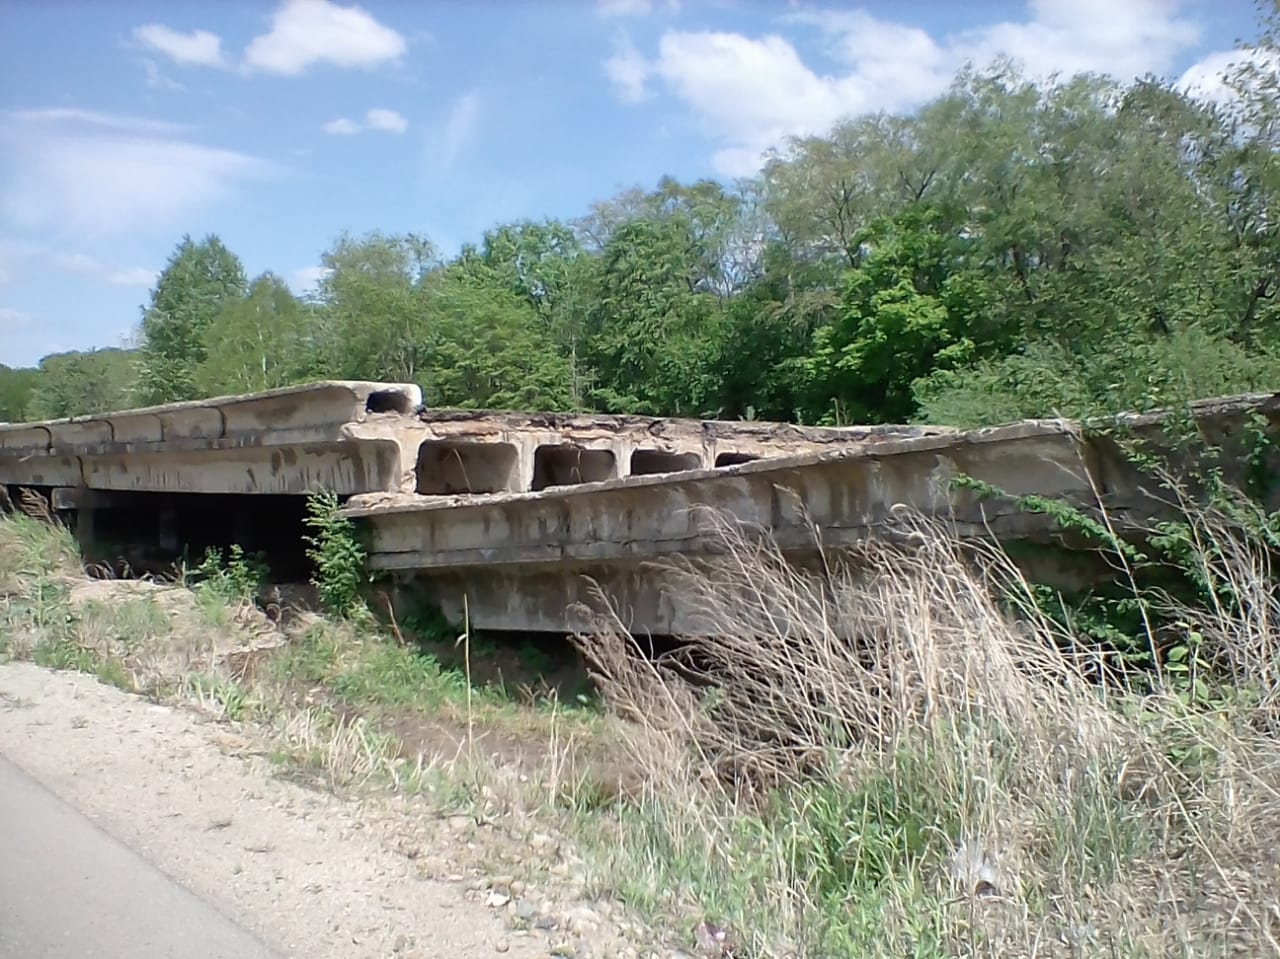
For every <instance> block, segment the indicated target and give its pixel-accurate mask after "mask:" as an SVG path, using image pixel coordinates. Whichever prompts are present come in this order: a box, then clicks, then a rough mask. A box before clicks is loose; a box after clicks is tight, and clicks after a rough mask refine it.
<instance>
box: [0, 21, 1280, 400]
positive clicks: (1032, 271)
mask: <svg viewBox="0 0 1280 959" xmlns="http://www.w3.org/2000/svg"><path fill="white" fill-rule="evenodd" d="M1275 21H1276V15H1275V14H1274V13H1267V14H1265V15H1264V17H1263V20H1262V22H1261V30H1260V36H1259V38H1258V40H1257V41H1256V45H1260V46H1261V48H1262V50H1263V51H1264V53H1267V54H1268V55H1269V56H1271V59H1269V60H1268V59H1267V57H1254V58H1253V59H1252V60H1249V61H1246V62H1245V65H1244V66H1242V67H1241V68H1240V69H1239V70H1237V71H1236V72H1235V74H1234V75H1233V76H1232V77H1231V78H1230V81H1231V84H1232V86H1233V89H1234V90H1235V98H1234V99H1233V100H1231V101H1230V102H1227V103H1210V102H1202V101H1199V100H1197V99H1195V98H1194V97H1193V96H1191V95H1189V94H1188V93H1186V92H1185V91H1182V90H1180V89H1179V88H1177V87H1176V86H1175V85H1173V84H1172V83H1170V82H1166V81H1162V80H1159V79H1157V78H1152V77H1148V78H1144V79H1141V80H1138V81H1136V82H1132V83H1129V84H1119V83H1116V82H1114V81H1112V80H1109V79H1106V78H1102V77H1098V76H1077V77H1073V78H1069V79H1059V80H1052V81H1037V80H1031V79H1029V78H1027V77H1026V76H1024V75H1021V74H1020V73H1019V72H1018V71H1017V70H1016V69H1014V68H1013V67H1011V66H1010V65H1009V64H1003V63H1002V64H997V65H995V66H994V67H992V68H990V69H987V70H983V71H978V70H974V69H971V68H966V69H965V70H963V71H961V72H960V73H959V74H958V75H957V76H956V77H955V79H954V82H953V83H952V85H951V87H950V88H949V89H948V90H947V91H946V92H945V93H944V94H943V95H942V96H940V97H938V98H937V99H936V100H935V101H933V102H932V103H929V104H927V105H925V106H924V107H922V108H921V109H919V110H918V111H916V112H915V113H913V114H912V115H910V116H893V115H887V114H877V115H870V116H864V117H859V118H854V119H850V120H847V121H845V122H842V123H840V124H838V125H836V126H835V127H834V128H833V129H831V130H830V131H828V132H827V133H825V134H823V135H819V136H807V137H802V138H796V139H793V140H790V141H789V142H787V143H785V144H783V145H782V146H780V147H779V148H778V149H776V150H774V151H773V152H772V154H771V155H770V156H769V157H768V158H767V161H766V163H765V164H764V166H763V169H762V170H761V172H760V174H759V175H758V176H757V177H754V178H749V179H747V180H743V181H741V182H738V183H734V184H723V183H718V182H715V181H712V180H700V181H697V182H694V183H681V182H679V181H677V180H675V179H672V178H670V177H664V178H662V179H661V180H659V181H658V182H657V183H656V185H655V186H654V187H653V188H652V189H642V188H638V187H636V188H630V189H627V190H624V191H622V192H620V193H619V194H618V195H616V196H614V197H612V198H608V199H604V200H601V201H599V202H597V203H594V204H593V205H592V206H591V207H590V209H588V210H587V211H586V212H585V213H584V214H583V215H582V216H581V217H580V218H579V219H577V220H572V221H570V220H542V221H520V222H513V223H504V224H498V225H495V226H494V227H492V228H491V229H489V230H488V231H486V232H485V233H484V234H483V235H482V236H481V237H480V238H479V240H478V241H477V242H475V243H472V244H467V245H465V246H463V247H462V249H461V250H459V251H458V252H457V254H456V255H451V256H444V255H442V254H441V252H440V250H439V249H437V248H436V246H435V245H434V244H433V243H432V242H431V241H430V240H429V239H428V238H426V237H423V236H421V235H417V234H404V235H394V234H387V233H379V232H374V233H370V234H368V235H364V236H353V235H349V234H346V235H342V236H340V237H338V238H336V239H335V240H334V241H333V243H332V244H331V245H330V247H329V249H328V250H327V251H326V252H324V254H323V255H322V257H321V261H322V263H323V265H324V267H325V268H326V273H325V277H324V279H323V280H322V282H321V283H320V285H319V288H318V290H317V291H316V292H315V294H314V295H312V296H310V297H308V298H307V299H306V300H305V301H304V300H302V299H300V298H298V297H297V296H295V295H294V294H293V293H292V292H291V291H290V290H289V288H288V286H287V285H286V284H285V283H284V282H283V281H282V280H280V279H279V278H278V277H277V276H275V275H274V274H271V273H265V274H263V275H262V276H260V277H258V278H256V279H254V280H253V281H252V282H250V281H249V279H248V278H247V276H246V273H245V270H244V267H243V266H242V264H241V262H240V260H239V259H238V258H237V257H236V256H235V254H233V253H232V252H231V251H230V250H228V249H227V248H226V246H225V245H224V244H223V243H222V242H221V240H220V239H219V238H218V237H216V236H209V237H206V238H205V239H203V240H201V241H199V242H196V241H193V240H192V239H191V237H189V236H187V237H183V238H182V240H181V241H180V242H179V244H178V245H177V248H176V249H175V250H174V253H173V255H172V257H171V258H170V260H169V263H168V265H167V266H166V268H165V270H164V272H163V273H162V274H161V276H160V277H159V279H158V281H157V283H156V287H155V289H154V290H153V291H152V293H151V297H150V302H149V303H148V304H147V305H146V307H145V308H144V310H143V315H142V321H141V325H140V329H139V341H140V344H141V345H140V347H139V350H138V353H137V356H136V362H135V361H134V360H130V362H128V363H124V364H123V365H121V363H120V362H119V361H117V360H116V359H115V357H114V355H113V356H112V357H110V358H108V357H106V356H104V355H99V354H76V355H71V356H69V357H64V358H54V357H50V358H48V359H47V360H46V361H45V362H43V363H42V364H41V367H40V369H39V370H36V371H31V370H17V371H15V370H8V369H3V368H0V417H8V418H11V419H12V418H15V417H19V416H24V415H32V414H33V412H36V411H39V412H41V413H43V412H47V411H51V410H53V411H63V410H66V411H71V410H75V411H84V410H88V409H91V408H94V407H96V406H98V405H100V404H101V403H104V402H108V403H116V402H125V401H126V400H127V401H136V402H161V401H169V400H179V399H189V398H193V397H196V396H201V395H211V394H219V393H229V392H241V391H246V390H256V389H263V388H270V387H275V386H283V385H286V384H289V383H297V382H302V381H305V380H308V379H314V378H319V377H341V378H359V379H385V380H396V381H410V382H416V383H418V384H420V385H421V386H422V389H423V395H424V397H425V398H426V400H427V402H429V403H431V404H433V405H440V406H444V405H448V406H465V407H472V408H477V407H511V408H517V409H526V410H533V409H555V410H599V411H607V412H620V413H625V412H643V413H651V414H667V415H680V416H698V417H728V418H770V419H782V420H793V421H798V422H805V423H853V422H866V423H876V422H888V421H912V420H925V421H933V422H946V423H957V424H971V423H989V422H994V421H1000V420H1007V419H1012V418H1016V417H1021V416H1045V415H1085V414H1091V413H1099V412H1110V411H1116V410H1119V409H1121V408H1135V409H1148V408H1152V407H1156V406H1162V405H1168V404H1171V403H1178V402H1181V401H1183V400H1187V399H1190V398H1193V397H1194V396H1196V395H1205V394H1211V393H1227V392H1234V391H1242V390H1250V389H1260V388H1274V387H1276V385H1277V382H1278V377H1277V373H1278V372H1280V310H1278V309H1277V299H1276V292H1277V289H1278V288H1280V216H1278V215H1277V213H1276V205H1277V201H1278V199H1280V161H1278V160H1277V156H1280V154H1278V153H1277V150H1276V148H1277V146H1278V145H1280V82H1277V79H1276V77H1275V75H1274V74H1273V73H1270V72H1267V69H1265V68H1264V66H1263V65H1265V64H1274V63H1275V62H1276V59H1275V57H1274V54H1275V53H1276V37H1277V29H1276V22H1275ZM108 368H110V371H109V373H108V372H107V370H108ZM126 368H127V372H121V371H122V370H125V369H126ZM86 371H88V372H86ZM121 377H123V378H124V381H127V382H124V383H123V385H121V383H122V381H121ZM69 380H72V381H78V383H79V385H78V386H76V387H75V388H74V389H73V388H71V387H70V386H69V385H68V381H69Z"/></svg>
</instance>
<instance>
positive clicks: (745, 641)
mask: <svg viewBox="0 0 1280 959" xmlns="http://www.w3.org/2000/svg"><path fill="white" fill-rule="evenodd" d="M907 522H908V523H909V521H907ZM907 532H908V533H909V534H910V535H909V536H907V537H906V539H907V540H908V541H910V542H912V543H913V544H914V545H912V546H911V547H909V548H890V547H886V546H869V547H868V548H867V549H865V550H863V551H862V552H861V553H859V554H857V555H854V556H848V557H845V558H843V559H840V560H839V561H837V560H836V559H835V558H833V557H825V558H823V559H822V560H821V561H820V562H816V563H815V564H814V565H813V566H812V568H810V569H802V568H799V567H798V566H797V565H795V564H794V563H793V562H792V561H791V560H790V559H789V558H788V557H785V556H783V555H781V554H780V553H779V552H778V551H777V550H776V549H775V548H774V547H773V546H772V545H770V544H769V542H768V541H767V540H761V539H759V538H755V537H748V536H745V535H743V534H741V533H740V532H739V531H737V530H735V529H733V528H732V527H730V526H728V525H725V526H724V527H723V533H724V537H725V540H726V546H727V551H726V554H725V557H724V558H723V559H722V560H720V561H717V562H715V563H713V564H711V565H710V566H701V567H697V568H695V567H688V566H686V567H683V568H681V569H678V570H675V571H674V572H673V581H672V589H673V590H678V591H679V592H680V593H681V594H682V595H683V596H685V597H687V598H689V599H690V600H691V602H692V603H693V606H694V615H695V616H696V617H697V620H698V621H699V623H700V626H701V629H700V632H701V635H700V636H699V637H698V638H696V639H695V640H693V641H692V642H691V643H690V645H689V647H688V648H687V649H685V650H684V651H682V653H681V654H680V656H679V658H678V659H676V658H674V657H668V658H667V659H665V660H660V661H658V662H656V663H653V662H649V661H647V660H645V659H644V658H643V657H641V656H638V655H636V650H635V649H634V648H633V647H634V646H635V645H636V644H635V642H634V640H633V639H632V638H631V637H629V636H628V635H627V634H626V633H625V632H624V631H623V630H621V629H618V628H617V623H616V620H615V621H614V623H613V624H612V625H613V627H614V628H612V629H611V628H608V627H609V626H610V623H608V622H605V623H602V628H601V629H600V630H599V631H598V633H597V634H596V635H595V636H592V637H581V638H579V640H578V642H579V643H580V645H581V648H582V650H583V653H584V655H586V656H587V657H588V658H589V660H590V661H591V662H592V663H593V665H594V671H595V673H596V675H597V680H598V682H599V684H600V686H601V688H602V690H603V692H604V694H605V695H606V698H607V700H608V702H609V703H610V704H611V706H612V707H613V708H614V709H615V710H616V711H618V712H619V713H620V714H622V715H625V716H628V717H630V718H631V720H632V724H631V726H630V735H629V736H628V744H629V747H630V751H631V753H632V756H633V759H634V761H635V762H636V763H637V764H638V765H640V766H641V767H643V768H644V770H645V771H646V774H647V778H648V784H649V789H648V795H647V797H646V798H645V799H644V800H643V801H642V802H641V803H640V804H639V807H638V809H636V810H635V811H634V812H632V813H629V814H627V815H625V816H624V817H623V818H622V820H621V822H620V825H619V827H618V829H617V830H616V831H615V832H613V833H612V834H611V839H610V843H611V849H610V851H609V853H608V855H607V856H606V866H605V870H604V872H605V873H607V874H610V875H613V876H622V877H628V878H627V879H626V880H624V881H623V882H621V883H620V884H619V889H618V891H619V892H620V893H622V894H623V895H624V896H627V897H629V898H631V899H632V900H635V901H641V902H645V903H647V905H648V906H649V907H650V908H656V909H675V910H681V911H683V914H685V915H686V916H687V915H690V914H691V913H690V912H689V910H692V914H694V915H702V914H710V915H713V916H715V917H718V918H719V919H721V920H724V921H726V922H727V923H728V924H729V925H730V926H731V927H732V928H733V929H734V930H735V932H736V934H737V936H738V937H739V938H740V939H741V940H744V942H743V947H744V952H745V954H750V955H757V954H759V955H766V954H783V953H787V952H793V953H795V954H805V955H858V956H885V957H888V956H895V957H899V956H904V955H905V956H991V957H996V956H1000V957H1009V956H1028V957H1030V956H1071V957H1076V956H1093V955H1098V956H1187V957H1190V956H1213V955H1249V956H1263V955H1280V871H1277V870H1278V867H1280V858H1277V854H1276V853H1275V850H1276V849H1277V848H1280V793H1278V792H1277V787H1278V785H1280V748H1278V747H1277V743H1276V741H1275V739H1274V738H1273V737H1270V736H1268V735H1266V734H1265V733H1264V732H1263V731H1262V730H1263V729H1264V728H1265V724H1260V723H1259V721H1258V720H1259V718H1260V715H1261V714H1263V713H1265V712H1266V710H1268V709H1270V708H1272V707H1273V706H1274V703H1275V696H1276V690H1277V685H1276V680H1277V674H1276V669H1277V665H1276V664H1277V655H1280V637H1277V635H1276V634H1275V632H1274V630H1273V629H1271V623H1273V622H1275V620H1274V614H1275V605H1274V604H1275V602H1276V600H1275V597H1274V589H1273V586H1272V583H1271V581H1270V579H1269V570H1268V569H1267V568H1266V567H1265V566H1264V565H1259V564H1260V563H1261V559H1260V553H1259V551H1258V550H1250V549H1248V548H1247V544H1241V543H1237V544H1236V546H1237V547H1239V549H1238V550H1237V552H1234V553H1232V552H1230V551H1223V550H1220V551H1219V552H1220V553H1221V554H1222V556H1223V557H1225V558H1224V560H1223V561H1224V562H1228V563H1230V564H1231V569H1232V571H1233V573H1234V574H1235V575H1237V576H1238V577H1240V578H1241V579H1242V580H1244V581H1245V582H1243V583H1242V585H1245V586H1247V587H1249V588H1250V589H1252V590H1253V593H1252V594H1251V595H1254V596H1255V597H1256V600H1257V601H1256V603H1249V604H1246V605H1245V608H1246V610H1247V621H1243V622H1237V621H1233V620H1232V619H1231V618H1230V617H1229V616H1228V615H1227V614H1228V612H1229V611H1228V610H1227V609H1226V608H1225V607H1224V608H1222V609H1220V610H1217V611H1214V612H1215V614H1216V616H1217V618H1216V619H1215V618H1213V616H1205V615H1203V614H1202V615H1201V616H1200V622H1199V623H1198V624H1197V625H1198V626H1199V627H1200V629H1201V630H1202V632H1204V635H1205V651H1206V654H1209V653H1210V652H1211V651H1210V649H1209V647H1211V646H1214V645H1215V644H1216V646H1217V653H1219V654H1220V655H1221V656H1222V657H1226V661H1227V662H1229V663H1232V664H1233V668H1235V669H1236V671H1237V672H1238V674H1239V675H1238V677H1237V679H1238V682H1239V684H1240V688H1243V687H1244V684H1245V683H1247V684H1248V687H1249V689H1250V690H1253V691H1254V695H1253V696H1252V697H1246V696H1240V697H1237V698H1236V700H1234V701H1233V703H1232V704H1230V706H1229V707H1223V708H1220V709H1218V710H1216V711H1214V710H1202V711H1193V710H1191V709H1188V708H1187V707H1186V706H1184V705H1183V702H1182V700H1181V699H1179V698H1178V697H1177V696H1175V695H1173V694H1172V692H1170V693H1168V694H1157V695H1144V696H1140V695H1138V694H1137V693H1134V692H1129V691H1126V690H1124V689H1103V688H1100V687H1099V686H1097V685H1096V684H1095V683H1093V682H1091V681H1090V680H1089V679H1088V678H1087V677H1088V675H1089V674H1090V670H1089V666H1090V664H1089V663H1087V662H1085V663H1082V662H1079V661H1077V660H1076V659H1074V658H1073V657H1072V656H1071V655H1069V654H1066V653H1064V652H1062V650H1063V649H1068V648H1070V644H1069V643H1066V642H1064V641H1063V640H1064V639H1065V637H1062V636H1059V635H1057V634H1056V630H1055V627H1054V626H1053V625H1052V624H1051V623H1050V622H1048V621H1047V620H1045V619H1043V618H1042V617H1038V616H1034V615H1032V616H1031V617H1030V618H1023V619H1021V620H1020V621H1014V620H1013V619H1012V618H1010V616H1009V615H1008V614H1007V613H1006V612H1005V611H1004V610H1003V609H1002V608H1001V607H1000V605H999V604H998V603H997V602H996V601H995V600H994V599H993V598H992V597H993V596H994V595H997V594H1000V593H1006V594H1007V591H1008V589H1009V587H1010V585H1013V586H1019V585H1020V586H1021V587H1022V588H1023V590H1024V592H1025V591H1028V590H1029V587H1027V585H1026V584H1025V583H1023V582H1022V581H1021V578H1020V576H1019V574H1018V572H1017V570H1016V569H1015V568H1013V566H1012V565H1011V564H1010V563H1008V562H1007V561H1006V560H1005V559H1004V557H1003V556H1002V555H1001V554H1000V553H998V552H994V551H993V552H989V553H987V554H986V555H984V556H982V557H980V558H979V559H980V561H979V562H976V563H975V562H974V561H973V557H972V556H962V555H961V554H960V551H959V549H958V547H957V546H956V544H955V542H954V540H953V539H952V538H951V537H950V536H949V535H948V534H947V532H946V531H945V530H943V529H940V528H933V527H928V526H923V525H921V526H917V527H915V528H914V529H909V530H907ZM1218 532H1223V531H1222V530H1218ZM1241 550H1242V551H1243V552H1241ZM997 587H999V588H997ZM1027 605H1028V608H1029V607H1030V604H1027ZM1211 624H1212V626H1213V628H1212V629H1210V628H1209V627H1210V625H1211ZM1215 655H1216V654H1215ZM656 891H657V892H656ZM662 891H665V892H662Z"/></svg>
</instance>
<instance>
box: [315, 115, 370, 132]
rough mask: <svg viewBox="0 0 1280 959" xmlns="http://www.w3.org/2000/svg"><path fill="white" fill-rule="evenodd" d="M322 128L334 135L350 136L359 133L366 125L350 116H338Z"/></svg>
mask: <svg viewBox="0 0 1280 959" xmlns="http://www.w3.org/2000/svg"><path fill="white" fill-rule="evenodd" d="M321 129H322V130H324V132H325V133H329V134H332V135H333V136H347V137H349V136H354V135H355V134H357V133H359V132H360V131H361V130H363V129H364V127H363V126H362V125H360V124H359V123H356V121H355V120H352V119H350V118H348V117H338V119H336V120H330V121H329V122H328V123H326V124H325V125H324V126H323V127H321Z"/></svg>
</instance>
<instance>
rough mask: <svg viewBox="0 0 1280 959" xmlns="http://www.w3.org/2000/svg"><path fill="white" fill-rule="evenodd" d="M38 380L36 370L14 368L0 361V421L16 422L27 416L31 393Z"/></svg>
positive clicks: (38, 374)
mask: <svg viewBox="0 0 1280 959" xmlns="http://www.w3.org/2000/svg"><path fill="white" fill-rule="evenodd" d="M39 382H40V373H39V371H38V370H33V369H16V370H15V369H11V368H10V367H7V366H5V365H4V364H3V363H0V423H16V422H18V421H19V420H23V419H27V418H28V416H27V409H28V407H29V404H30V401H31V395H32V393H33V392H34V391H35V388H36V385H37V384H38V383H39Z"/></svg>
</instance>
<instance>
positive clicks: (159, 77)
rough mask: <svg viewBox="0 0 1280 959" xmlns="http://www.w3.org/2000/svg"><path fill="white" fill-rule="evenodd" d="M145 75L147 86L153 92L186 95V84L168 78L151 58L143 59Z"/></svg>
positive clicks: (141, 59)
mask: <svg viewBox="0 0 1280 959" xmlns="http://www.w3.org/2000/svg"><path fill="white" fill-rule="evenodd" d="M140 61H141V63H142V70H143V73H144V74H145V75H146V78H147V86H149V87H150V88H151V89H152V90H168V91H170V92H172V93H186V92H187V88H186V86H185V85H184V84H181V83H179V82H178V81H177V80H174V79H173V78H172V77H169V76H167V75H166V74H165V73H164V71H162V70H161V69H160V67H159V66H158V65H157V64H156V62H155V61H154V60H152V59H151V58H150V57H141V58H140Z"/></svg>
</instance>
